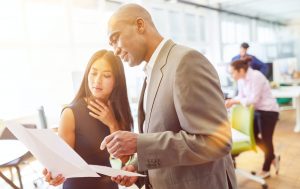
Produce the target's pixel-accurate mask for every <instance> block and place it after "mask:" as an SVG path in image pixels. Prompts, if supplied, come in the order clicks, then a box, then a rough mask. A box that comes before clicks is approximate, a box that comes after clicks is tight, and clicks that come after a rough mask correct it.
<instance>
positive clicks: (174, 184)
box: [101, 4, 237, 189]
mask: <svg viewBox="0 0 300 189" xmlns="http://www.w3.org/2000/svg"><path fill="white" fill-rule="evenodd" d="M108 35H109V42H110V45H111V46H112V47H113V48H114V53H115V54H116V55H118V56H120V57H121V58H122V60H123V61H124V62H127V63H128V64H129V66H138V65H141V63H142V62H144V61H145V62H146V65H145V75H146V78H145V80H144V85H143V89H142V92H141V96H140V103H139V108H138V121H139V131H140V133H139V134H137V133H132V132H127V131H117V132H115V133H112V134H111V135H109V136H107V137H106V138H105V139H104V140H103V142H102V145H101V149H102V150H104V149H105V148H107V150H108V152H109V153H110V154H112V155H113V156H114V157H121V156H124V155H132V154H134V153H136V152H137V159H136V161H133V162H132V163H131V164H130V165H127V166H125V167H123V169H124V170H127V171H132V172H134V171H141V172H143V173H144V174H147V175H148V177H146V179H144V180H143V178H139V180H138V178H137V177H126V176H124V177H120V176H118V177H113V178H112V179H113V180H114V181H115V182H117V183H119V184H120V185H125V186H131V185H132V184H134V183H139V184H138V185H139V186H140V187H141V186H142V182H139V181H142V180H143V181H144V184H145V188H146V189H150V188H153V189H199V188H205V189H221V188H222V189H235V188H237V184H236V178H235V172H234V167H233V162H232V159H231V154H230V152H231V144H232V141H231V132H230V125H229V122H228V118H227V111H226V108H225V105H224V99H223V93H222V91H221V88H220V81H219V78H218V75H217V72H216V70H215V69H214V67H213V65H212V64H211V63H210V62H209V61H208V60H207V59H206V58H205V57H204V56H203V55H202V54H201V53H200V52H198V51H196V50H194V49H191V48H189V47H185V46H183V45H179V44H176V43H174V42H173V41H172V40H169V39H164V38H163V37H162V36H161V35H160V33H159V32H158V31H157V28H156V27H155V25H154V23H153V21H152V18H151V15H150V14H149V12H148V11H147V10H146V9H145V8H144V7H142V6H140V5H137V4H125V5H123V6H121V7H120V8H119V9H118V10H117V11H116V12H115V13H114V14H113V15H112V16H111V18H110V19H109V22H108Z"/></svg>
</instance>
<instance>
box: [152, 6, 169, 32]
mask: <svg viewBox="0 0 300 189" xmlns="http://www.w3.org/2000/svg"><path fill="white" fill-rule="evenodd" d="M166 16H167V13H166V11H165V10H163V9H159V8H152V19H153V22H154V24H155V26H156V28H157V30H158V31H159V33H161V34H162V35H163V36H167V35H168V21H167V19H168V18H167V17H166Z"/></svg>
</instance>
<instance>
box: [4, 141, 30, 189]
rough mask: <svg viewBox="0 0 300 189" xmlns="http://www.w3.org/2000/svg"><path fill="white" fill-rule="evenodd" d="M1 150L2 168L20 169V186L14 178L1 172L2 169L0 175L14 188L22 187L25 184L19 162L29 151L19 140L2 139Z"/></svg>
mask: <svg viewBox="0 0 300 189" xmlns="http://www.w3.org/2000/svg"><path fill="white" fill-rule="evenodd" d="M0 150H1V151H0V168H6V167H15V168H16V169H17V171H18V177H19V183H20V187H17V186H16V185H15V184H14V183H13V181H12V180H10V179H9V178H7V177H6V176H5V175H4V174H3V173H1V170H0V177H2V178H3V179H4V180H5V181H6V182H7V184H9V185H10V186H11V187H12V188H14V189H19V188H21V189H22V188H23V185H22V180H21V175H20V170H19V167H18V164H19V163H21V161H22V157H23V156H25V155H26V154H27V153H28V150H27V148H26V147H25V146H24V145H23V144H22V143H21V142H19V141H18V140H0Z"/></svg>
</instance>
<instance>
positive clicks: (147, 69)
mask: <svg viewBox="0 0 300 189" xmlns="http://www.w3.org/2000/svg"><path fill="white" fill-rule="evenodd" d="M166 42H167V39H163V40H162V41H161V42H160V43H159V45H158V46H157V47H156V49H155V51H154V52H153V54H152V56H151V58H150V60H149V62H148V63H146V65H145V67H144V72H145V74H146V76H147V77H149V76H151V72H152V69H153V66H154V63H155V61H156V59H157V57H158V54H159V52H160V51H161V49H162V47H163V46H164V44H165V43H166Z"/></svg>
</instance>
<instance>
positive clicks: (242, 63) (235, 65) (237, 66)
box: [230, 60, 249, 72]
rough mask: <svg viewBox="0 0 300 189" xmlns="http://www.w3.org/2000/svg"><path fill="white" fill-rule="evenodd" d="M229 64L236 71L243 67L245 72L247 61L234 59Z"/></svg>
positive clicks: (247, 65)
mask: <svg viewBox="0 0 300 189" xmlns="http://www.w3.org/2000/svg"><path fill="white" fill-rule="evenodd" d="M230 65H231V66H232V67H233V69H235V70H237V71H240V70H241V69H243V70H245V72H246V71H247V70H248V68H249V63H248V62H247V61H245V60H236V61H233V62H232V63H231V64H230Z"/></svg>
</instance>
